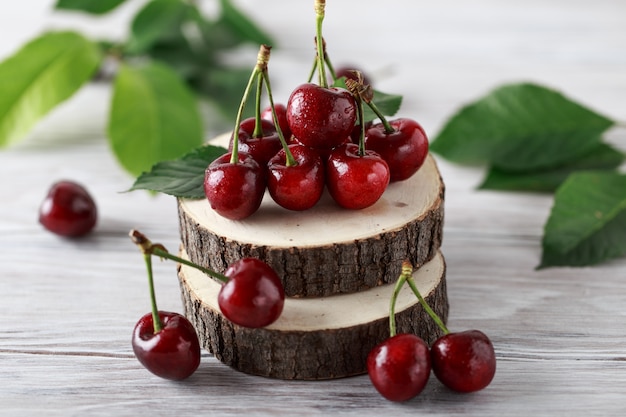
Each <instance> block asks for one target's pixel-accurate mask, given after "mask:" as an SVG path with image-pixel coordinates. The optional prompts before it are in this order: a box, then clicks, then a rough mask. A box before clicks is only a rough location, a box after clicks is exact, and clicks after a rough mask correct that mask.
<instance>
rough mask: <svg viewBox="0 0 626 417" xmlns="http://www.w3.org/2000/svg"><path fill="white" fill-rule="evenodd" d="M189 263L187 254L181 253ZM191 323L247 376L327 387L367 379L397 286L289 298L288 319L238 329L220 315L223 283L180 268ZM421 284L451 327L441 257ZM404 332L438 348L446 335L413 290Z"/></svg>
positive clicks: (405, 295)
mask: <svg viewBox="0 0 626 417" xmlns="http://www.w3.org/2000/svg"><path fill="white" fill-rule="evenodd" d="M181 256H182V257H184V258H186V257H187V254H186V253H185V252H184V250H183V251H181ZM178 277H179V281H180V287H181V292H182V299H183V305H184V309H185V314H186V316H187V317H188V318H189V319H190V320H191V322H192V323H193V324H194V326H195V328H196V330H197V331H198V336H199V337H200V343H201V345H202V346H203V347H204V348H205V349H207V350H208V351H210V352H212V353H213V354H214V355H215V356H216V357H217V358H218V359H219V360H220V361H222V362H223V363H225V364H227V365H229V366H231V367H233V368H235V369H237V370H239V371H242V372H245V373H249V374H254V375H261V376H266V377H271V378H278V379H298V380H319V379H331V378H341V377H346V376H351V375H357V374H363V373H365V372H366V371H367V369H366V358H367V355H368V353H369V351H370V350H371V349H372V348H373V347H374V346H375V345H376V344H378V343H379V342H381V341H383V340H384V339H385V338H387V337H389V315H388V314H389V313H388V312H389V301H390V297H391V294H392V292H393V287H394V284H393V283H392V284H387V285H382V286H378V287H375V288H372V289H369V290H365V291H362V292H360V293H355V294H342V295H334V296H329V297H322V298H289V299H287V300H286V301H285V307H284V310H283V313H282V315H281V317H280V318H279V319H278V320H277V321H276V322H274V323H273V324H272V325H270V326H268V327H266V328H262V329H248V328H243V327H240V326H237V325H235V324H232V323H231V322H230V321H228V320H227V319H226V318H225V317H224V316H223V315H222V314H221V313H220V310H219V306H218V303H217V294H218V292H219V290H220V288H221V284H219V283H217V282H216V281H214V280H213V279H211V278H209V277H208V276H207V275H204V274H202V273H200V272H198V271H197V270H196V269H193V268H190V267H187V266H179V273H178ZM413 278H414V280H415V283H416V285H417V287H418V288H419V290H420V293H421V294H422V295H423V296H424V298H425V299H426V301H427V302H428V304H429V305H430V306H431V308H432V309H433V310H434V311H435V312H436V313H437V314H438V315H439V316H440V317H441V318H442V319H443V320H444V321H445V320H447V317H448V299H447V291H446V280H445V262H444V258H443V256H442V255H441V253H439V252H437V253H436V254H435V256H434V258H433V259H432V260H430V261H429V262H427V263H426V264H425V265H423V266H422V267H421V268H420V269H418V270H416V271H414V273H413ZM396 319H397V329H398V333H413V334H416V335H418V336H420V337H422V338H423V339H424V340H425V341H426V342H427V343H428V344H431V343H432V342H433V341H434V340H435V339H436V338H437V337H439V336H440V335H441V334H442V333H441V331H440V329H439V328H438V327H437V325H436V324H434V322H433V320H432V319H431V318H430V317H429V316H428V314H427V313H426V312H425V311H424V310H423V308H422V307H421V305H420V304H419V302H418V300H417V298H416V296H415V295H414V294H413V292H412V291H411V290H410V288H409V287H408V285H405V286H404V287H403V289H402V290H401V292H400V295H399V297H398V301H397V305H396Z"/></svg>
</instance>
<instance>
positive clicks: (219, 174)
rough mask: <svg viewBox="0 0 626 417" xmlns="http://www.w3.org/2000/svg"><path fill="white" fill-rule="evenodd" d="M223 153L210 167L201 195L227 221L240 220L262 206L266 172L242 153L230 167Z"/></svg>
mask: <svg viewBox="0 0 626 417" xmlns="http://www.w3.org/2000/svg"><path fill="white" fill-rule="evenodd" d="M230 158H231V154H230V153H226V154H224V155H222V156H220V157H218V158H217V159H215V160H214V161H213V162H211V163H210V164H209V166H208V167H207V169H206V171H205V176H204V194H205V195H206V198H207V200H208V201H209V203H210V204H211V208H213V210H215V211H216V212H217V213H218V214H219V215H221V216H223V217H226V218H227V219H230V220H242V219H245V218H247V217H250V216H251V215H253V214H254V213H255V212H256V211H257V210H258V209H259V207H260V206H261V200H263V195H264V193H265V186H266V185H265V170H264V168H262V167H261V166H260V165H259V163H258V162H257V161H256V160H255V159H254V158H253V157H252V156H251V155H250V154H247V153H245V152H239V153H238V162H237V163H236V164H233V163H230Z"/></svg>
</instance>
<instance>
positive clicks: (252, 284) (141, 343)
mask: <svg viewBox="0 0 626 417" xmlns="http://www.w3.org/2000/svg"><path fill="white" fill-rule="evenodd" d="M130 237H131V240H132V241H133V242H134V243H135V244H136V245H137V246H139V248H140V249H141V251H142V252H143V254H144V259H145V260H146V265H147V270H148V282H149V289H150V299H151V305H152V312H151V313H147V314H145V315H144V316H143V317H141V318H140V319H139V321H138V322H137V324H136V325H135V328H134V330H133V335H132V347H133V351H134V353H135V356H136V357H137V359H138V360H139V362H140V363H141V364H142V365H143V366H144V367H145V368H146V369H148V370H149V371H150V372H152V373H154V374H155V375H157V376H160V377H162V378H166V379H172V380H182V379H185V378H188V377H189V376H191V375H192V374H193V373H194V372H195V371H196V369H197V368H198V366H199V364H200V343H199V341H198V336H197V334H196V331H195V329H194V327H193V325H192V324H191V323H190V322H189V320H188V319H187V318H185V317H184V316H183V315H181V314H178V313H174V312H166V311H159V310H158V308H157V305H156V297H155V295H154V285H153V280H152V267H151V257H152V256H153V255H154V256H158V257H160V258H165V259H170V260H173V261H176V262H179V263H181V264H184V265H188V266H191V267H193V268H196V269H198V270H200V271H201V272H204V273H205V274H207V275H210V276H212V277H213V278H215V279H217V280H218V281H221V282H222V284H223V285H222V287H221V288H220V291H219V293H218V299H217V301H218V305H219V308H220V311H221V312H222V314H223V315H224V317H226V318H227V319H228V320H230V321H231V322H232V323H234V324H236V325H239V326H243V327H248V328H260V327H265V326H268V325H270V324H272V323H273V322H274V321H276V320H277V319H278V317H280V315H281V313H282V310H283V306H284V302H285V291H284V289H283V285H282V282H281V280H280V278H279V277H278V275H277V274H276V272H275V271H274V269H273V268H271V267H270V266H269V265H268V264H266V263H265V262H263V261H261V260H259V259H257V258H242V259H240V260H238V261H235V262H234V263H232V264H231V265H230V266H229V267H228V268H227V269H226V272H224V274H220V273H217V272H215V271H212V270H209V269H207V268H204V267H202V266H199V265H197V264H195V263H193V262H191V261H188V260H186V259H183V258H180V257H178V256H175V255H171V254H170V253H169V252H167V250H165V248H164V247H163V246H162V245H159V244H153V243H152V242H150V240H148V239H147V238H146V237H145V236H144V235H143V234H142V233H140V232H138V231H136V230H132V231H131V232H130Z"/></svg>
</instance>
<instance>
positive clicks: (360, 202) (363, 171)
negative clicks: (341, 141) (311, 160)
mask: <svg viewBox="0 0 626 417" xmlns="http://www.w3.org/2000/svg"><path fill="white" fill-rule="evenodd" d="M388 184H389V167H388V166H387V163H386V162H385V161H384V160H383V159H382V158H381V157H380V156H379V155H378V154H377V153H375V152H373V151H366V152H365V154H364V155H359V146H358V145H357V144H354V143H348V144H346V145H343V146H340V147H339V148H337V149H335V150H334V151H333V152H332V153H331V154H330V156H329V157H328V160H327V162H326V186H327V188H328V191H329V193H330V195H331V197H332V198H333V199H334V200H335V201H336V202H337V204H339V205H340V206H341V207H344V208H347V209H354V210H359V209H363V208H366V207H369V206H371V205H373V204H374V203H376V202H377V201H378V200H379V199H380V197H381V196H382V195H383V193H384V192H385V189H386V188H387V185H388Z"/></svg>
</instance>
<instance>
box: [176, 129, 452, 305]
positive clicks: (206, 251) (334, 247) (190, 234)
mask: <svg viewBox="0 0 626 417" xmlns="http://www.w3.org/2000/svg"><path fill="white" fill-rule="evenodd" d="M228 137H229V136H228V135H223V136H220V137H219V138H217V139H216V143H217V144H220V145H226V144H227V142H228ZM178 203H179V205H178V212H179V222H180V232H181V239H182V243H183V247H184V249H185V250H186V252H187V253H188V254H189V257H190V259H191V260H192V261H193V262H195V263H197V264H200V265H203V266H206V267H207V268H210V269H213V270H216V271H225V270H226V268H227V267H228V265H230V264H231V263H232V262H234V261H236V260H238V259H241V258H243V257H248V256H252V257H256V258H259V259H262V260H264V261H265V262H267V263H268V264H269V265H271V266H272V267H273V268H274V269H275V270H276V272H277V273H278V275H279V276H280V277H282V279H283V285H284V287H285V292H286V294H287V295H288V296H290V297H321V296H327V295H333V294H339V293H354V292H358V291H362V290H364V289H368V288H372V287H375V286H378V285H382V284H385V283H388V282H394V281H395V280H396V279H397V277H398V275H399V273H400V267H401V264H402V261H404V260H407V259H408V260H409V261H410V262H411V263H412V264H413V265H414V266H415V267H419V266H420V265H422V264H424V263H425V262H428V261H429V260H430V259H432V258H433V257H434V256H435V254H436V253H437V251H438V249H439V247H440V245H441V240H442V228H443V218H444V184H443V181H442V179H441V177H440V174H439V171H438V168H437V166H436V163H435V161H434V159H433V158H432V157H431V156H428V158H427V159H426V161H425V163H424V165H423V166H422V167H421V168H420V170H419V171H418V172H417V173H416V174H415V175H413V176H412V177H411V178H409V179H408V180H405V181H402V182H397V183H392V184H390V185H389V187H388V189H387V190H386V191H385V193H384V194H383V196H382V198H381V199H380V200H379V201H378V202H377V203H376V204H375V205H373V206H371V207H369V208H367V209H363V210H346V209H343V208H340V207H339V206H337V205H336V204H335V203H334V201H333V200H332V199H331V197H330V196H329V195H328V194H327V193H326V194H325V195H324V196H323V197H322V200H321V201H320V202H319V203H318V204H317V205H316V206H315V207H313V208H312V209H310V210H306V211H302V212H297V211H289V210H286V209H283V208H282V207H280V206H278V205H277V204H276V203H274V202H273V201H272V199H271V197H270V196H269V193H266V195H265V197H264V199H263V202H262V204H261V207H260V209H259V210H258V212H256V213H255V214H253V215H252V216H251V217H249V218H247V219H245V220H241V221H232V220H228V219H226V218H223V217H221V216H220V215H219V214H217V213H216V212H215V211H213V210H212V209H211V207H210V205H209V203H208V202H207V201H206V199H201V200H186V199H180V200H179V201H178Z"/></svg>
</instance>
